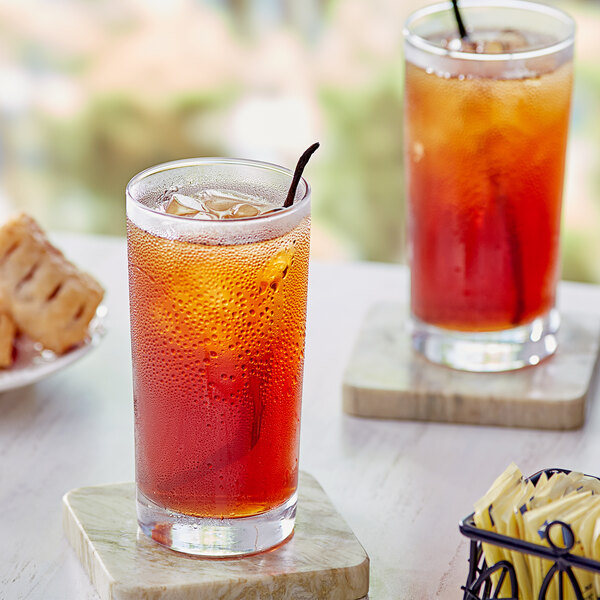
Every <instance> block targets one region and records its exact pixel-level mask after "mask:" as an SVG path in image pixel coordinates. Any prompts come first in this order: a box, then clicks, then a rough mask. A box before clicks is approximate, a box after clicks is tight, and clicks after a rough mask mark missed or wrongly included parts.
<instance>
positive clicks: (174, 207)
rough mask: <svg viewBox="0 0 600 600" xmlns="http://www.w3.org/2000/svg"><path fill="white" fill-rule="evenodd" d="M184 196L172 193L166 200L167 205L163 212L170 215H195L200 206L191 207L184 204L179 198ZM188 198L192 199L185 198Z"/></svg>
mask: <svg viewBox="0 0 600 600" xmlns="http://www.w3.org/2000/svg"><path fill="white" fill-rule="evenodd" d="M183 198H184V197H182V196H181V195H175V194H174V195H173V196H171V199H170V200H169V201H168V204H167V207H166V208H165V212H167V213H169V214H170V215H177V216H179V217H193V216H194V215H196V214H197V213H198V212H199V211H200V210H201V208H193V207H192V206H189V205H187V204H184V203H183V202H182V201H181V200H182V199H183ZM187 199H188V200H194V199H193V198H187Z"/></svg>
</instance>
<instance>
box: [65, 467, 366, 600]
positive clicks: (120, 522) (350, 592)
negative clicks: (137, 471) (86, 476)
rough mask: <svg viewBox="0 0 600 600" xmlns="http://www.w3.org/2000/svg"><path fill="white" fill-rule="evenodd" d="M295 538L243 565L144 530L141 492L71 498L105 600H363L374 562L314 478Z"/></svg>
mask: <svg viewBox="0 0 600 600" xmlns="http://www.w3.org/2000/svg"><path fill="white" fill-rule="evenodd" d="M298 494H299V497H298V511H297V516H296V527H295V533H294V536H293V537H292V539H291V540H289V541H288V542H287V543H285V544H283V545H282V546H280V547H278V548H276V549H274V550H271V551H269V552H264V553H262V554H256V555H254V556H248V557H245V558H239V559H231V558H230V559H224V560H223V559H222V560H214V559H206V558H199V557H192V556H189V555H185V554H180V553H178V552H174V551H172V550H168V549H166V548H163V547H162V546H159V545H158V544H157V543H156V542H153V541H152V540H150V539H148V538H147V537H146V536H145V535H144V534H143V533H141V532H139V531H138V526H137V521H136V513H135V486H134V484H133V483H121V484H114V485H103V486H94V487H86V488H79V489H76V490H72V491H70V492H68V493H67V494H65V496H64V498H63V504H64V527H65V532H66V534H67V538H68V539H69V541H70V543H71V545H72V546H73V547H74V549H75V551H76V553H77V555H78V557H79V559H80V560H81V563H82V565H83V568H84V569H85V571H86V572H87V574H88V576H89V578H90V580H91V581H92V583H93V584H94V586H95V587H96V590H97V592H98V594H99V595H100V598H101V599H102V600H109V599H110V600H139V599H140V598H143V599H144V600H158V599H160V600H187V599H188V598H189V599H194V600H205V599H206V600H243V599H252V600H262V599H265V600H266V599H267V598H268V599H275V600H309V599H311V600H312V599H314V598H328V599H331V600H357V599H359V598H363V597H364V596H366V594H367V592H368V590H369V557H368V556H367V554H366V553H365V551H364V549H363V547H362V546H361V545H360V543H359V542H358V540H357V539H356V538H355V537H354V534H353V533H352V531H351V530H350V529H349V528H348V525H347V524H346V523H345V522H344V520H343V519H342V517H341V516H340V515H339V514H338V513H337V511H336V510H335V508H334V507H333V506H332V504H331V502H330V501H329V499H328V498H327V496H326V495H325V492H324V491H323V489H322V488H321V486H320V485H319V484H318V483H317V482H316V480H315V479H314V478H313V477H311V476H310V475H308V474H307V473H303V472H301V473H300V481H299V486H298Z"/></svg>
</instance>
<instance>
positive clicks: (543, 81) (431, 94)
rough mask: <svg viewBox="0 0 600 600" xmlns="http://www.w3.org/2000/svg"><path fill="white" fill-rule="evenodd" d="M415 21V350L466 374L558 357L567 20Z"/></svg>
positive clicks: (471, 14) (409, 83)
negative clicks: (461, 26) (461, 28)
mask: <svg viewBox="0 0 600 600" xmlns="http://www.w3.org/2000/svg"><path fill="white" fill-rule="evenodd" d="M460 7H461V13H462V19H463V21H464V23H465V26H466V29H467V33H468V35H467V37H464V38H461V37H460V36H459V35H458V32H457V21H456V19H455V15H454V12H453V9H452V4H451V3H450V2H446V3H444V4H437V5H434V6H430V7H426V8H423V9H421V10H419V11H417V12H415V13H413V15H412V16H410V17H409V19H408V21H407V23H406V26H405V30H404V37H405V66H406V70H405V165H406V170H407V205H408V219H407V220H408V235H409V261H410V267H411V314H412V327H413V331H412V340H413V346H414V348H415V349H417V350H418V351H420V352H421V353H423V354H424V355H425V356H426V357H427V358H429V359H430V360H431V361H433V362H436V363H441V364H445V365H447V366H450V367H454V368H457V369H463V370H469V371H504V370H510V369H516V368H520V367H524V366H527V365H535V364H537V363H538V362H540V360H542V359H544V358H545V357H547V356H549V355H551V354H552V353H554V351H555V350H556V347H557V340H556V332H557V330H558V325H559V316H558V313H557V311H556V310H555V307H554V305H555V293H556V284H557V279H558V273H559V233H560V218H561V216H560V214H561V199H562V189H563V174H564V165H565V148H566V143H567V132H568V123H569V111H570V103H571V89H572V82H573V67H572V62H573V61H572V59H573V41H574V23H573V21H572V19H571V18H570V17H569V16H568V15H566V14H565V13H563V12H562V11H560V10H557V9H556V8H552V7H550V6H546V5H542V4H536V3H533V2H522V1H518V0H514V1H513V0H491V1H483V0H463V1H462V2H460Z"/></svg>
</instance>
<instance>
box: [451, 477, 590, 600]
mask: <svg viewBox="0 0 600 600" xmlns="http://www.w3.org/2000/svg"><path fill="white" fill-rule="evenodd" d="M542 473H546V474H547V475H548V477H550V476H551V475H553V474H555V473H570V471H569V470H566V469H544V470H542V471H539V472H538V473H536V474H535V475H532V476H531V477H530V478H529V480H530V481H531V482H532V483H533V484H534V485H535V484H537V481H538V479H539V478H540V476H541V475H542ZM596 479H598V478H596ZM474 514H475V513H471V514H470V515H469V516H468V517H465V518H464V519H463V520H462V521H461V522H460V523H459V529H460V531H461V533H462V534H463V535H464V536H466V537H468V538H469V539H470V540H471V546H470V553H469V574H468V577H467V583H466V585H464V586H462V589H463V590H464V596H463V600H484V599H485V598H499V599H500V598H503V599H507V600H519V582H518V580H517V575H516V571H515V568H514V566H513V564H512V563H511V562H510V561H508V560H501V561H499V562H497V563H496V564H494V565H490V566H488V565H487V563H486V561H485V557H484V554H483V549H482V543H486V544H493V545H495V546H500V547H502V548H507V549H508V550H512V551H515V552H521V553H524V554H532V555H533V556H537V557H539V558H544V559H546V560H548V561H551V563H552V564H551V566H550V567H549V569H548V571H547V572H546V575H545V577H544V580H543V581H542V585H541V587H540V590H539V592H538V596H537V599H538V600H551V597H550V596H549V595H548V589H549V587H550V584H551V582H552V581H553V580H555V578H556V581H557V582H558V598H556V599H555V598H554V597H552V600H565V598H566V593H567V592H566V590H567V589H568V588H569V586H570V588H571V589H572V590H573V593H574V594H575V598H577V600H584V596H583V594H582V592H581V589H580V587H579V583H578V582H577V579H576V578H575V575H574V574H573V568H574V567H575V568H578V569H585V570H586V571H592V572H594V573H597V574H599V575H600V562H598V561H595V560H591V559H589V558H584V557H582V556H576V555H575V554H571V553H570V550H571V549H572V548H573V546H574V545H575V536H574V535H573V530H572V529H571V527H570V525H569V524H567V523H564V522H562V521H558V520H556V521H552V522H551V523H549V524H548V525H547V526H546V529H545V531H544V536H545V539H546V541H547V542H548V544H549V547H548V546H542V545H540V544H533V543H531V542H525V541H523V540H520V539H516V538H512V537H508V536H505V535H501V534H499V533H494V532H492V531H486V530H484V529H479V528H477V527H476V526H475V522H474V520H473V516H474ZM554 528H560V529H561V531H562V535H563V540H564V542H565V545H564V546H557V545H556V544H555V543H554V542H553V540H552V536H551V531H552V530H554ZM496 573H497V574H498V575H497V577H496V576H495V577H492V576H493V575H494V574H496ZM507 581H508V587H509V588H510V596H501V595H500V593H501V590H502V588H503V587H504V588H505V589H506V587H507V586H506V585H505V582H507Z"/></svg>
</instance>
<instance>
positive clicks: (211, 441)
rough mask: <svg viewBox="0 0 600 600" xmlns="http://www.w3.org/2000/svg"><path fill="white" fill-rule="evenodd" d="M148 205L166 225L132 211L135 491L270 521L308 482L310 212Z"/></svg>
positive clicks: (217, 198) (183, 506)
mask: <svg viewBox="0 0 600 600" xmlns="http://www.w3.org/2000/svg"><path fill="white" fill-rule="evenodd" d="M152 194H154V196H152V195H151V197H150V198H149V199H148V200H147V201H145V200H144V199H143V198H142V201H141V202H142V203H143V202H146V204H147V205H148V206H149V207H150V211H151V212H153V213H155V214H153V215H151V216H150V218H151V220H152V222H153V223H155V222H156V223H160V225H159V226H158V228H156V227H155V226H150V227H148V225H147V224H145V221H144V219H145V217H146V216H147V214H146V215H145V213H144V210H145V209H142V210H141V212H140V210H139V209H138V211H137V213H136V214H137V216H136V214H134V213H133V211H128V252H129V284H130V310H131V340H132V357H133V372H134V406H135V447H136V480H137V485H138V493H139V494H141V495H142V496H143V498H144V501H146V500H148V501H149V502H150V503H152V504H153V505H156V506H158V507H163V508H164V509H167V510H168V511H173V512H176V513H181V514H184V515H188V516H191V517H201V518H204V519H206V518H208V519H239V518H242V517H248V516H255V515H260V514H262V513H266V512H268V511H270V510H272V509H275V508H277V507H279V506H281V505H283V504H285V503H286V501H289V500H290V498H292V497H294V494H295V491H296V486H297V480H298V443H299V432H300V408H301V395H302V371H303V361H304V335H305V319H306V294H307V278H308V255H309V228H310V216H309V213H308V209H306V208H304V207H303V206H302V201H301V202H300V203H299V206H297V207H292V214H291V215H289V214H288V213H289V212H290V209H285V210H281V208H280V207H279V206H278V205H277V204H275V202H282V201H283V198H284V197H285V194H284V195H283V197H279V196H278V197H275V198H273V197H262V198H261V197H259V196H254V197H250V196H244V195H240V194H239V192H237V191H236V192H229V191H227V190H224V191H223V190H221V191H219V190H218V189H217V190H215V189H208V190H206V189H199V188H198V186H194V185H192V186H188V189H186V190H185V194H180V193H172V191H169V190H167V191H166V192H165V191H163V192H162V193H161V194H158V195H157V192H156V191H155V190H153V191H152ZM294 212H295V214H294ZM146 213H147V210H146ZM184 213H185V214H184ZM161 228H162V229H161Z"/></svg>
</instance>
